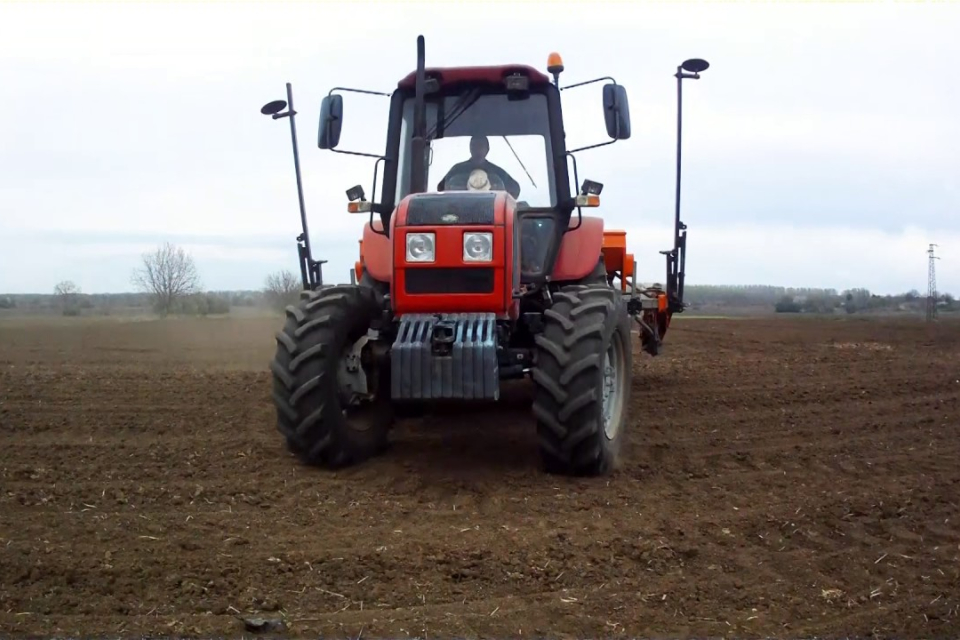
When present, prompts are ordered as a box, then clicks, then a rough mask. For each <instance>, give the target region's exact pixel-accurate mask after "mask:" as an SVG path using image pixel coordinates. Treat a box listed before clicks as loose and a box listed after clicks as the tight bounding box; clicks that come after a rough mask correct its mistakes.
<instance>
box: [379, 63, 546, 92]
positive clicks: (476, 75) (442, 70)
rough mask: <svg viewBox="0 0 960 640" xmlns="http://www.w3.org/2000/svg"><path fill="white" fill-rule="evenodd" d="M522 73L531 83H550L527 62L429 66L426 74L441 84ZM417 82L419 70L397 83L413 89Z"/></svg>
mask: <svg viewBox="0 0 960 640" xmlns="http://www.w3.org/2000/svg"><path fill="white" fill-rule="evenodd" d="M515 73H520V74H523V75H525V76H527V78H529V79H530V84H531V85H541V84H550V78H549V77H548V76H547V75H546V74H545V73H543V72H542V71H540V70H539V69H536V68H534V67H531V66H529V65H525V64H508V65H498V66H486V67H428V68H427V69H425V75H426V76H427V77H428V78H429V77H433V78H436V79H437V80H438V81H439V82H440V86H441V87H443V86H447V85H453V84H460V83H471V84H500V83H502V82H503V79H504V78H505V77H507V76H508V75H512V74H515ZM416 82H417V72H416V71H411V72H410V73H409V74H408V75H407V76H405V77H404V78H403V79H401V80H400V82H398V83H397V87H398V88H400V89H413V88H414V87H415V86H416Z"/></svg>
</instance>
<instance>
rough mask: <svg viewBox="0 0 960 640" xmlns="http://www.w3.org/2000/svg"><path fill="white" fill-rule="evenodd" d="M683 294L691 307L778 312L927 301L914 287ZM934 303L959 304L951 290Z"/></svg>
mask: <svg viewBox="0 0 960 640" xmlns="http://www.w3.org/2000/svg"><path fill="white" fill-rule="evenodd" d="M684 298H685V301H686V302H687V303H688V304H689V305H690V306H691V308H693V309H697V308H701V309H702V308H723V307H728V308H758V309H759V308H766V309H771V308H772V309H773V311H775V312H777V313H869V312H917V313H921V312H922V311H923V310H924V309H925V307H926V304H927V299H926V295H923V294H921V293H920V292H919V291H917V290H916V289H913V290H911V291H908V292H906V293H900V294H893V295H890V294H887V295H878V294H875V293H872V292H871V291H870V290H869V289H865V288H855V289H847V290H844V291H837V290H836V289H826V288H813V287H776V286H768V285H687V286H686V287H685V290H684ZM937 306H938V308H939V309H940V310H941V311H948V312H949V311H960V304H958V302H957V301H956V299H955V298H954V296H953V295H952V294H950V293H943V294H940V295H939V296H938V300H937Z"/></svg>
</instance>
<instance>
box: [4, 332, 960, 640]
mask: <svg viewBox="0 0 960 640" xmlns="http://www.w3.org/2000/svg"><path fill="white" fill-rule="evenodd" d="M277 326H278V323H277V321H276V320H273V319H266V320H265V319H242V320H240V319H234V320H224V319H207V320H203V321H200V320H192V321H178V320H170V321H166V322H131V323H122V322H106V321H104V322H93V321H83V320H82V321H80V322H78V323H77V324H76V326H72V325H71V324H70V323H66V322H50V321H46V322H44V323H43V324H40V325H38V326H36V327H28V326H26V325H25V324H23V323H8V324H0V426H2V428H0V488H2V489H0V633H2V634H3V635H15V636H26V635H32V634H57V635H63V634H83V635H91V634H121V635H135V634H151V635H158V634H164V635H170V634H188V635H191V634H194V635H195V634H205V635H207V634H216V635H219V634H227V635H239V634H240V633H241V632H243V622H242V618H245V617H262V618H267V619H270V618H278V619H283V620H284V621H285V623H286V625H287V632H288V633H290V634H292V635H296V636H307V635H313V636H316V635H317V634H320V633H322V634H324V635H329V634H335V635H337V636H338V637H342V636H346V635H349V636H351V637H357V635H358V634H361V633H362V635H363V636H364V637H373V636H381V637H383V636H392V637H406V636H407V635H409V636H420V637H425V636H439V635H447V636H450V635H457V636H480V635H485V636H499V637H503V636H506V635H510V636H511V637H517V636H518V635H519V636H526V635H531V636H532V635H538V636H539V635H549V636H552V637H557V636H560V637H567V636H576V637H583V636H592V637H596V636H621V635H622V636H626V637H635V636H638V635H661V636H662V635H671V636H685V635H694V634H695V635H700V636H703V635H710V636H716V635H725V634H730V633H732V634H736V635H740V636H743V635H747V636H760V635H763V636H769V635H778V636H794V637H796V636H799V635H811V634H827V635H838V634H854V635H856V634H865V633H868V632H873V633H875V634H879V635H900V636H903V635H910V636H925V637H929V636H937V635H941V636H942V635H954V636H955V635H957V634H958V633H960V609H958V607H960V596H958V594H960V508H958V503H960V464H958V462H960V461H958V451H960V445H958V436H960V328H958V326H957V325H955V324H953V323H944V324H942V325H941V326H938V327H933V328H931V327H927V326H925V325H923V324H922V323H920V322H917V321H911V322H905V321H890V320H849V319H843V320H823V321H820V320H806V319H805V320H797V321H787V320H785V319H781V318H776V319H746V320H684V321H680V322H677V323H676V324H675V327H674V329H673V330H672V332H671V334H670V335H669V347H668V350H667V352H666V353H665V354H664V355H662V356H660V357H658V358H656V359H651V358H649V357H646V356H643V357H639V358H637V361H636V363H635V368H636V371H635V376H634V382H633V417H634V424H633V425H632V427H631V431H630V438H631V444H630V446H629V448H628V449H627V451H626V454H625V457H624V460H623V465H622V467H621V469H620V470H619V471H618V472H617V473H616V474H615V475H614V476H612V477H610V478H604V479H594V480H577V479H573V480H572V479H562V478H557V477H552V476H548V475H544V474H542V473H541V472H540V471H539V469H538V466H537V465H538V460H537V455H536V451H535V443H534V440H533V437H532V425H531V423H530V418H529V416H528V412H527V408H526V402H527V396H526V390H525V388H524V386H523V385H518V386H515V388H512V389H511V390H510V391H509V393H508V397H507V399H506V401H505V402H504V403H503V404H502V405H500V406H497V407H492V408H491V409H490V410H489V411H485V412H475V411H471V412H468V413H463V412H461V413H449V412H447V413H444V414H442V415H437V416H433V417H430V418H427V419H424V420H420V421H411V422H407V423H402V424H401V425H399V426H398V428H397V430H396V432H395V433H394V436H393V443H394V444H393V446H392V448H391V450H390V451H389V452H388V453H387V454H386V455H385V456H383V457H382V458H379V459H377V460H374V461H371V462H369V463H368V464H366V465H364V466H362V467H359V468H355V469H350V470H347V471H342V472H339V473H329V472H324V471H318V470H314V469H308V468H304V467H302V466H300V465H299V464H297V463H296V462H295V460H294V459H293V458H292V457H291V456H290V455H289V454H288V453H287V452H286V451H285V449H284V447H283V446H282V443H281V441H280V437H279V434H278V433H277V432H276V430H275V427H274V414H273V409H272V405H271V402H270V397H269V393H270V384H269V375H268V373H267V369H266V362H267V361H268V359H269V358H270V357H271V355H272V348H273V345H272V338H271V336H272V333H273V331H274V330H275V329H276V327H277Z"/></svg>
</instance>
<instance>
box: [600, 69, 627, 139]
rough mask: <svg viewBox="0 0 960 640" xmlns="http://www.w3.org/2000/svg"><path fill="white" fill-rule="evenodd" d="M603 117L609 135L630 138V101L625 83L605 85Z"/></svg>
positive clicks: (616, 137)
mask: <svg viewBox="0 0 960 640" xmlns="http://www.w3.org/2000/svg"><path fill="white" fill-rule="evenodd" d="M603 119H604V120H605V121H606V125H607V135H608V136H610V137H611V138H613V139H614V140H627V139H629V138H630V102H629V101H628V100H627V90H626V88H625V87H624V86H623V85H619V84H613V83H610V84H605V85H603Z"/></svg>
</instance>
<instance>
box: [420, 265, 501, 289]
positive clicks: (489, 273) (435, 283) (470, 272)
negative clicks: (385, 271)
mask: <svg viewBox="0 0 960 640" xmlns="http://www.w3.org/2000/svg"><path fill="white" fill-rule="evenodd" d="M404 281H405V283H406V286H405V290H406V292H407V293H408V294H411V295H418V294H425V293H493V286H494V269H493V268H492V267H453V268H449V267H427V268H420V269H407V271H406V277H405V278H404Z"/></svg>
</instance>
